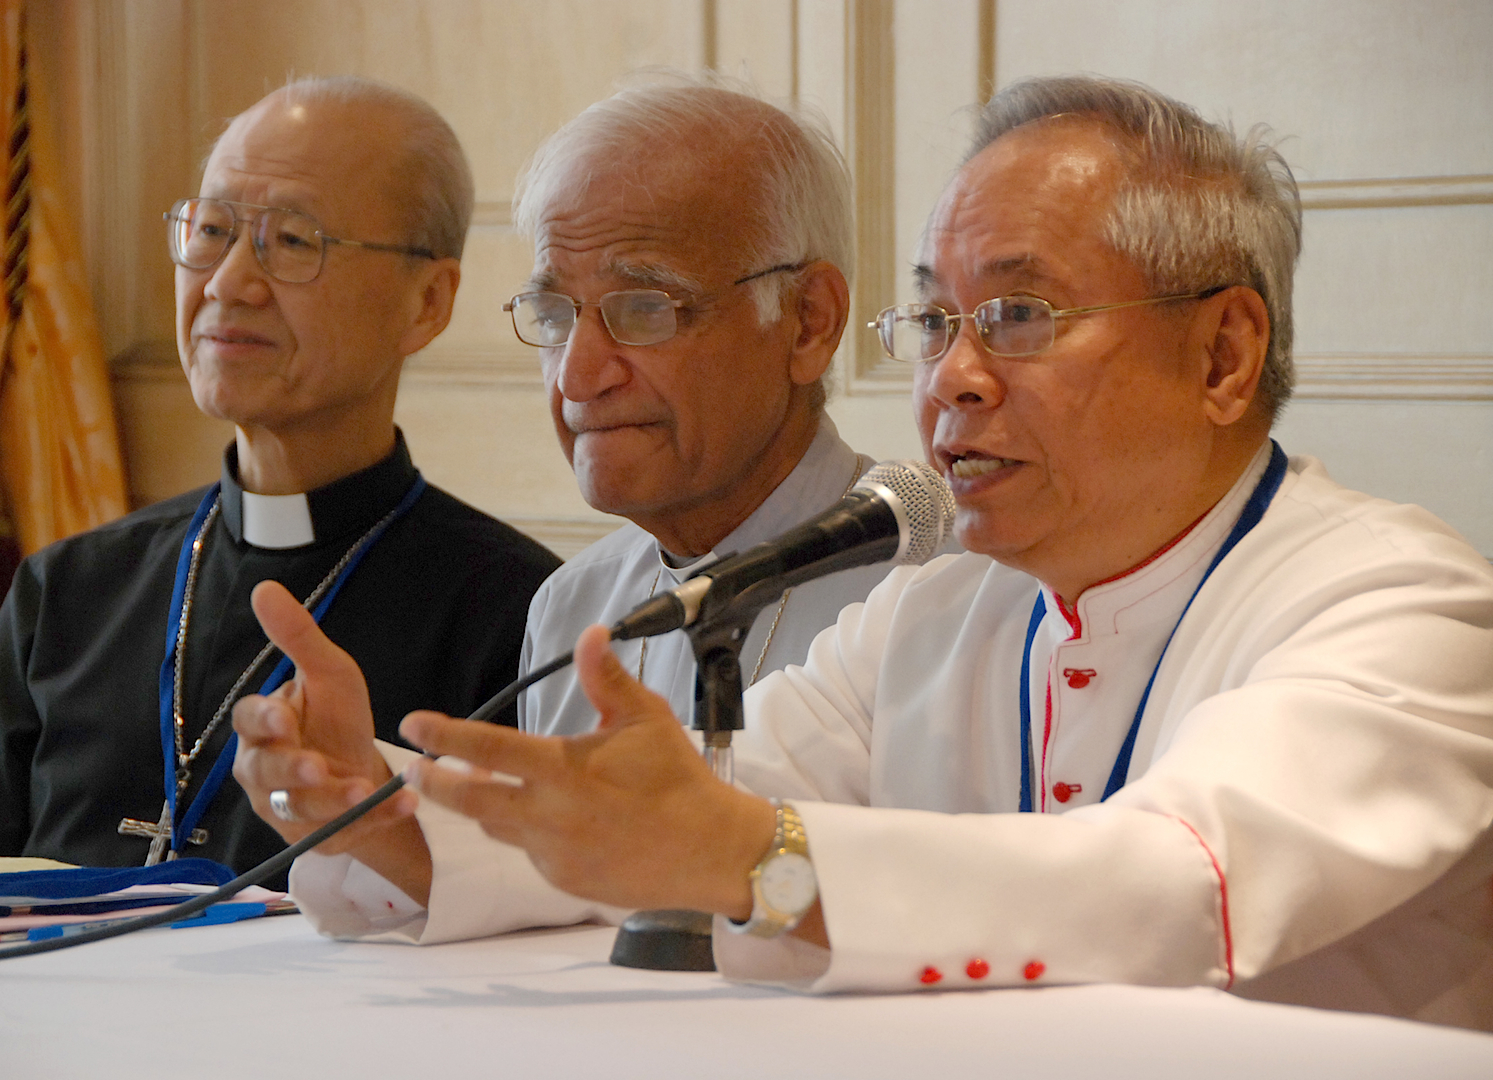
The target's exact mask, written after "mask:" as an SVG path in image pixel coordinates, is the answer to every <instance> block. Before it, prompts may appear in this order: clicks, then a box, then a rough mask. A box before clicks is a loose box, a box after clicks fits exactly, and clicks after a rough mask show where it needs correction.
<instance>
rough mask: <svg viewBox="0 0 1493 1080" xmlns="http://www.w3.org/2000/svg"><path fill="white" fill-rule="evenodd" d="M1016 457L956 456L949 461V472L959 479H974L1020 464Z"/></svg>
mask: <svg viewBox="0 0 1493 1080" xmlns="http://www.w3.org/2000/svg"><path fill="white" fill-rule="evenodd" d="M1020 464H1021V462H1019V461H1017V460H1016V459H1015V458H998V457H956V458H954V459H953V460H952V461H951V462H950V463H949V472H950V473H952V474H953V475H954V477H955V478H956V479H959V480H973V479H975V478H976V477H978V476H984V475H985V474H986V473H992V472H995V470H997V469H1004V468H1005V467H1006V466H1008V465H1020Z"/></svg>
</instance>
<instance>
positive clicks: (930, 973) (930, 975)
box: [918, 967, 943, 986]
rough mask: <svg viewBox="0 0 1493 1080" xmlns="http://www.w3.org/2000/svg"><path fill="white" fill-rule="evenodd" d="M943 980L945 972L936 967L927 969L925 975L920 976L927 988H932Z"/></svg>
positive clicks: (924, 971) (924, 970)
mask: <svg viewBox="0 0 1493 1080" xmlns="http://www.w3.org/2000/svg"><path fill="white" fill-rule="evenodd" d="M942 978H943V972H942V971H939V970H938V968H936V967H925V968H924V969H923V973H922V974H921V975H919V976H918V979H919V980H920V981H922V982H923V983H924V984H925V985H927V986H932V985H933V984H934V983H936V982H938V981H939V980H940V979H942Z"/></svg>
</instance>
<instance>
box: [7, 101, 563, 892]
mask: <svg viewBox="0 0 1493 1080" xmlns="http://www.w3.org/2000/svg"><path fill="white" fill-rule="evenodd" d="M471 208H472V180H471V174H470V171H469V169H468V167H467V162H466V158H465V156H464V155H463V153H462V150H461V147H460V145H459V144H458V143H457V141H456V137H455V135H454V134H453V133H452V131H451V129H450V128H449V127H448V126H447V125H446V123H445V121H444V120H442V119H441V117H440V116H439V115H438V114H437V113H436V112H435V110H434V109H432V108H431V107H430V106H429V105H428V104H426V103H425V102H424V101H421V100H420V99H418V98H416V97H414V96H413V95H410V94H407V93H405V92H403V91H400V90H396V89H394V88H392V87H388V86H384V85H381V84H378V83H374V82H370V81H368V80H363V79H356V78H332V79H311V80H303V81H299V82H295V83H292V84H290V85H288V86H286V87H284V88H283V89H280V90H277V91H276V92H274V93H272V94H270V95H269V96H268V97H266V98H265V99H264V100H262V101H260V102H259V103H258V104H257V105H255V106H254V107H253V108H251V109H249V110H248V111H247V112H245V113H243V114H242V115H240V116H238V117H237V118H236V119H234V120H233V121H232V123H230V124H229V125H228V128H227V130H225V131H224V133H223V135H222V136H221V137H220V138H219V140H218V142H217V144H216V146H215V147H214V148H213V151H212V154H211V156H210V157H209V158H208V161H207V164H206V167H205V171H204V174H203V178H202V187H201V193H200V195H198V196H197V197H195V198H189V199H183V200H181V201H180V202H178V203H177V204H176V205H175V206H174V207H172V208H171V210H170V211H169V212H168V213H167V214H166V219H167V221H166V225H167V236H168V244H169V251H170V255H171V258H172V261H173V262H175V264H176V300H177V343H178V346H179V351H180V353H181V361H182V366H183V368H184V370H185V372H186V376H187V380H188V382H189V383H190V385H191V389H192V394H193V397H194V398H195V400H196V402H197V405H198V407H199V408H201V409H202V411H203V412H205V413H207V414H208V415H210V416H214V417H218V418H222V419H226V420H231V421H232V422H233V423H234V425H235V438H234V441H233V443H232V444H231V445H230V446H229V447H228V450H227V453H226V455H225V458H224V464H223V470H222V479H221V481H220V482H219V483H217V484H214V485H212V486H211V487H209V488H207V489H204V490H198V491H193V492H189V493H188V494H186V495H183V496H180V497H177V498H173V499H168V500H166V501H165V502H162V503H160V504H158V505H155V506H152V507H148V508H146V509H144V510H141V511H139V512H137V513H134V514H131V515H129V516H128V517H125V518H123V519H122V520H120V521H117V522H114V523H112V524H109V525H106V526H104V527H102V528H100V529H96V530H93V531H92V532H89V533H85V534H83V535H80V536H77V537H74V538H71V539H69V540H65V541H63V542H61V543H58V544H55V545H52V546H51V547H49V548H47V549H46V550H44V551H42V552H39V553H38V554H36V555H35V556H33V557H32V558H30V559H28V560H27V561H26V562H25V564H24V565H23V566H22V567H21V569H20V572H19V573H18V574H17V575H16V578H15V583H14V585H13V587H12V588H11V591H10V594H9V596H8V598H7V599H6V601H5V605H4V607H3V608H0V855H31V856H45V857H48V858H52V859H58V860H62V861H65V862H72V863H79V864H86V865H92V866H127V865H131V864H135V865H139V864H141V863H146V864H147V865H149V864H151V863H155V862H158V861H161V860H163V859H174V858H176V857H177V856H189V855H195V856H205V857H209V858H212V859H215V860H218V861H219V862H222V863H226V864H228V865H229V866H231V867H233V868H235V869H237V870H240V871H242V870H247V869H248V868H249V867H251V866H253V865H255V864H257V863H259V862H261V861H263V860H264V859H265V858H267V857H268V856H270V855H272V854H274V853H275V852H277V851H278V850H280V849H281V847H282V846H283V845H282V842H281V840H280V838H279V837H278V836H276V835H275V833H274V832H273V830H271V829H269V828H268V827H267V826H265V825H264V824H263V822H262V821H260V819H259V818H258V817H257V816H256V815H255V813H254V811H253V808H252V807H251V806H250V803H249V800H248V799H247V798H246V797H245V794H244V792H243V791H242V790H241V789H240V788H239V787H238V786H237V785H236V784H234V783H233V782H232V781H231V780H229V779H228V773H229V769H230V767H231V765H232V763H233V759H234V752H235V740H234V739H233V738H232V737H231V736H232V731H231V724H230V723H229V722H228V715H229V710H230V709H231V707H232V705H233V703H234V702H235V701H236V700H237V699H238V698H239V697H240V696H242V695H243V694H249V693H255V692H259V693H269V692H270V691H271V690H272V689H273V688H274V687H275V686H277V685H279V684H280V683H281V682H282V681H283V680H284V679H285V677H286V675H287V673H288V671H289V668H290V662H289V661H288V660H284V659H283V658H282V657H281V656H280V655H279V654H278V653H277V652H276V651H275V650H274V648H273V647H272V646H270V645H268V644H267V642H266V641H265V638H264V635H263V633H262V632H261V631H260V629H259V627H258V625H257V623H256V622H255V620H254V616H253V613H252V611H251V609H250V607H249V593H250V590H252V589H253V587H254V586H255V585H256V583H258V582H260V581H261V580H264V579H273V580H275V581H279V582H282V583H283V584H284V585H285V587H286V588H288V589H289V590H290V591H291V593H293V594H294V597H295V600H294V601H293V602H295V603H298V604H299V603H300V602H302V601H304V603H305V604H306V606H307V608H308V609H311V610H312V611H313V612H314V614H315V617H316V618H317V619H318V620H320V622H321V626H322V627H323V628H324V629H325V631H326V632H327V633H328V634H329V635H330V636H331V637H332V638H333V639H335V640H337V641H340V642H342V643H343V644H344V645H345V646H346V648H348V649H349V650H350V651H351V652H352V654H353V655H354V656H356V657H357V658H358V659H359V661H360V662H361V663H362V664H363V667H364V669H365V670H366V671H368V673H369V683H368V686H367V691H366V692H367V694H368V697H369V699H370V700H371V708H372V713H373V716H374V717H376V728H377V730H378V731H379V732H380V733H381V734H382V735H383V736H384V737H385V738H390V739H393V738H395V737H396V725H397V723H398V721H399V719H400V718H401V717H402V716H403V715H404V714H405V713H407V712H409V711H410V710H411V709H414V708H418V707H432V706H435V707H440V708H442V709H446V710H448V711H450V712H453V713H457V714H465V713H466V712H469V711H470V710H471V709H473V708H475V707H476V706H477V705H479V704H480V703H481V702H483V701H484V700H485V699H487V698H488V697H489V696H490V695H492V694H493V693H495V692H496V691H497V690H498V689H499V688H501V687H502V686H503V685H505V684H506V683H508V682H509V681H510V680H511V679H512V678H513V677H514V675H515V673H516V670H517V665H518V656H519V651H520V648H521V644H522V633H523V630H522V627H523V621H524V616H525V612H526V610H527V607H528V603H529V599H530V597H531V596H532V595H533V593H534V590H535V588H536V587H537V586H538V584H539V583H540V581H541V580H543V578H544V577H545V576H546V575H547V574H548V573H549V572H550V571H551V570H552V569H553V568H554V567H555V566H557V565H558V560H557V559H555V557H554V556H553V555H552V554H551V553H550V552H548V551H546V550H545V549H544V548H542V547H541V546H540V545H538V544H536V543H535V542H533V541H532V540H530V539H528V538H527V537H525V536H523V535H521V534H519V533H517V532H515V531H514V530H513V529H511V528H509V527H508V526H506V525H504V524H502V523H501V522H498V521H495V520H493V519H492V518H490V517H488V516H487V515H485V514H482V513H480V512H479V511H477V510H475V509H473V508H472V507H469V506H466V505H465V504H463V503H461V502H459V501H458V500H456V499H455V498H453V497H452V496H450V495H448V494H446V493H445V492H442V491H440V490H438V489H436V488H434V487H431V486H430V485H428V484H427V483H426V482H425V481H424V480H423V479H422V478H421V476H420V474H419V472H418V471H417V470H416V469H415V467H414V465H413V464H412V463H411V460H410V455H409V452H408V450H407V449H406V447H405V443H404V439H403V437H402V435H401V434H400V433H399V431H398V430H397V429H396V428H395V426H394V401H395V394H396V392H397V390H398V385H399V373H400V368H401V366H402V364H403V361H404V359H405V357H406V356H408V355H409V354H411V353H413V352H415V351H417V350H419V349H421V348H423V347H424V346H425V345H426V344H428V343H429V342H430V341H431V340H432V339H433V338H434V337H435V336H436V335H437V334H439V333H440V332H441V331H442V330H443V329H445V326H446V323H447V321H448V320H449V319H450V316H451V306H452V301H453V298H454V296H455V293H456V288H457V284H458V282H459V280H460V274H461V268H460V261H459V260H460V257H461V253H462V246H463V243H464V241H465V237H466V230H467V223H468V221H469V220H470V217H471ZM515 719H516V718H514V717H510V718H509V720H508V722H509V723H513V722H514V720H515Z"/></svg>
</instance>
